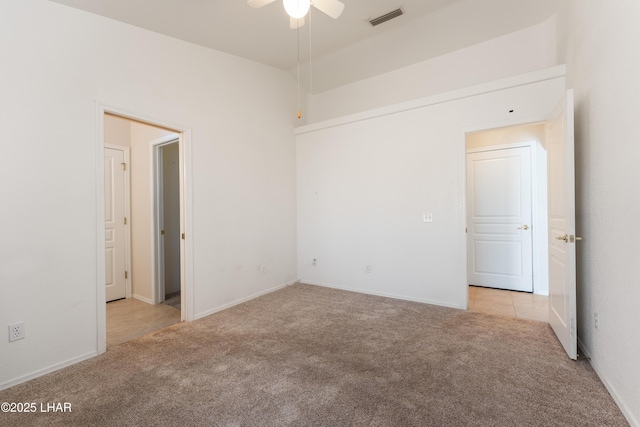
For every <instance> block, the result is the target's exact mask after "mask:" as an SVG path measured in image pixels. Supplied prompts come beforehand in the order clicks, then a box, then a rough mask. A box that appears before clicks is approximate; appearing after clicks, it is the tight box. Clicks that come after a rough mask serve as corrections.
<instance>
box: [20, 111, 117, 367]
mask: <svg viewBox="0 0 640 427" xmlns="http://www.w3.org/2000/svg"><path fill="white" fill-rule="evenodd" d="M104 113H105V109H104V107H102V106H101V105H100V104H99V103H98V102H96V117H95V120H96V124H95V125H96V177H95V179H96V235H97V239H96V244H97V249H96V353H97V354H102V353H104V352H105V351H107V290H106V277H105V274H106V272H105V269H106V266H105V241H106V239H105V231H104V228H105V214H104ZM49 372H51V371H49ZM45 373H46V372H42V373H41V375H42V374H45ZM32 375H34V376H33V378H35V375H36V374H32Z"/></svg>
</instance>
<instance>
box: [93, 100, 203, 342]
mask: <svg viewBox="0 0 640 427" xmlns="http://www.w3.org/2000/svg"><path fill="white" fill-rule="evenodd" d="M95 109H96V116H95V120H96V126H95V129H96V135H95V141H96V193H97V199H96V247H97V250H96V254H97V256H96V317H97V330H96V347H97V351H98V354H102V353H104V352H105V351H106V350H107V317H106V316H107V314H106V295H105V259H104V245H105V235H104V221H105V215H104V145H105V144H104V115H105V114H113V115H116V116H120V117H123V118H126V119H130V120H134V121H137V122H142V123H147V124H150V125H154V126H158V127H162V128H165V129H171V130H174V131H175V132H176V133H178V134H179V141H180V178H181V181H182V184H181V185H182V188H181V189H182V190H183V191H182V192H181V195H180V199H181V200H180V210H181V215H180V216H181V228H182V233H185V239H183V240H181V252H182V256H181V258H182V259H183V260H184V262H183V265H182V268H181V275H182V278H181V279H182V287H181V288H182V292H181V298H182V301H181V303H182V310H181V319H182V320H183V321H192V320H193V317H194V316H193V309H194V307H193V238H192V236H193V212H192V205H193V193H192V188H193V183H192V175H191V174H192V155H191V129H190V128H189V127H187V126H182V125H178V124H175V123H169V122H167V121H164V120H161V119H156V118H153V117H148V116H145V115H143V114H139V113H134V112H130V111H127V110H124V109H121V108H117V107H112V106H109V105H107V104H104V103H101V102H99V101H96V103H95Z"/></svg>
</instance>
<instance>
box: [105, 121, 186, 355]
mask: <svg viewBox="0 0 640 427" xmlns="http://www.w3.org/2000/svg"><path fill="white" fill-rule="evenodd" d="M103 117H104V147H105V148H104V159H105V161H104V164H105V170H104V172H105V175H104V184H105V224H106V232H107V233H106V234H107V236H106V239H105V254H106V255H107V256H105V282H104V284H105V289H106V297H105V300H104V302H106V303H107V305H106V308H105V341H106V343H105V349H106V348H107V347H108V346H111V345H117V344H119V343H122V342H126V341H129V340H131V339H134V338H137V337H139V336H142V335H145V334H147V333H150V332H153V331H155V330H158V329H162V328H164V327H167V326H170V325H172V324H175V323H178V322H180V321H181V320H185V317H186V316H185V313H184V312H183V307H184V306H183V305H182V304H180V299H181V298H183V296H184V295H185V293H186V292H185V291H184V290H183V286H184V284H185V281H184V280H183V277H184V276H185V271H184V267H183V266H184V262H185V256H184V249H183V240H182V239H183V238H184V231H183V230H184V226H185V217H184V210H185V204H184V203H183V199H184V191H183V188H184V185H185V183H184V180H183V179H182V178H181V177H182V176H183V175H182V173H181V172H182V171H183V167H182V165H183V164H184V158H183V155H182V153H183V150H182V147H181V139H182V137H183V134H182V133H181V132H179V131H175V130H172V129H168V128H165V127H160V126H156V125H152V124H149V123H144V122H141V121H138V120H133V119H131V118H129V117H123V116H119V115H116V114H109V113H107V112H105V113H104V116H103ZM159 141H160V143H159ZM120 151H122V152H123V153H127V154H126V157H127V161H120V160H121V159H120V157H118V156H117V155H118V154H119V152H120ZM129 153H130V154H129ZM158 153H159V157H158V156H157V154H158ZM114 156H115V157H114ZM116 157H117V158H116ZM114 158H115V160H114ZM158 158H159V159H160V160H162V159H165V163H164V164H160V167H159V168H158V163H157V160H158ZM113 165H117V167H118V168H122V169H117V170H118V174H115V173H114V172H113V171H114V166H113ZM120 171H126V176H125V178H124V180H125V181H127V188H129V190H128V191H126V194H125V195H124V199H125V200H124V205H125V206H126V211H127V214H126V215H125V216H124V217H123V218H120V216H121V215H120V214H119V211H118V213H117V214H115V215H114V214H113V212H114V211H115V210H114V206H115V205H117V204H115V203H113V201H112V200H113V194H114V191H113V190H112V188H113V187H114V185H113V183H114V182H115V184H116V185H115V186H116V187H119V186H121V184H120V181H119V180H114V175H118V176H119V173H120ZM163 193H164V194H165V195H166V197H163ZM115 207H117V206H115ZM159 210H160V211H161V212H164V216H165V218H166V221H165V222H164V223H159V222H158V221H157V218H158V211H159ZM114 216H117V217H118V218H117V220H115V221H114V220H113V217H114ZM111 223H117V224H124V226H125V227H126V230H128V237H130V238H129V239H128V241H127V242H125V244H126V246H125V247H126V250H125V252H126V253H127V261H126V262H125V270H124V271H123V272H122V274H121V272H119V271H118V272H115V273H113V272H114V269H115V268H114V265H115V263H113V262H110V256H109V255H111V254H112V253H113V252H114V250H113V249H112V248H113V247H114V244H113V242H112V237H113V235H115V233H113V232H112V233H109V232H110V227H109V225H110V224H111ZM165 224H166V226H165ZM160 227H162V230H163V231H168V232H169V233H168V234H170V235H171V236H172V238H170V239H166V240H169V242H168V243H167V245H162V246H159V243H160V242H159V241H158V239H157V237H156V234H159V233H160V231H161V229H160ZM111 228H112V229H114V230H115V227H111ZM165 228H166V229H168V230H165ZM117 247H119V246H117ZM159 253H161V254H162V255H163V257H162V258H159ZM158 260H160V263H159V262H158ZM165 266H166V267H165ZM159 268H161V269H162V276H159V275H158V274H157V271H158V269H159ZM120 275H122V276H123V277H124V280H125V283H126V290H127V291H126V293H124V294H123V295H118V296H117V297H114V295H115V294H114V292H113V290H112V289H111V288H113V286H112V283H114V282H115V280H113V277H114V276H118V277H119V276H120ZM165 277H166V278H168V280H167V281H165V280H164V278H165ZM160 278H162V279H163V280H162V281H161V280H160ZM167 284H168V287H167V286H166V285H167ZM165 287H166V288H167V292H169V293H171V294H173V295H178V300H179V302H178V303H177V304H175V303H174V304H162V303H163V302H165V299H166V297H165ZM173 295H172V296H173ZM104 302H103V304H104Z"/></svg>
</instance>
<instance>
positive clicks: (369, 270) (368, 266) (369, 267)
mask: <svg viewBox="0 0 640 427" xmlns="http://www.w3.org/2000/svg"><path fill="white" fill-rule="evenodd" d="M364 272H365V273H371V266H370V265H365V266H364Z"/></svg>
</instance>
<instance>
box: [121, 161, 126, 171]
mask: <svg viewBox="0 0 640 427" xmlns="http://www.w3.org/2000/svg"><path fill="white" fill-rule="evenodd" d="M120 164H121V165H122V170H123V171H126V170H127V164H126V163H120Z"/></svg>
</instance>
